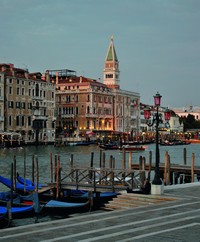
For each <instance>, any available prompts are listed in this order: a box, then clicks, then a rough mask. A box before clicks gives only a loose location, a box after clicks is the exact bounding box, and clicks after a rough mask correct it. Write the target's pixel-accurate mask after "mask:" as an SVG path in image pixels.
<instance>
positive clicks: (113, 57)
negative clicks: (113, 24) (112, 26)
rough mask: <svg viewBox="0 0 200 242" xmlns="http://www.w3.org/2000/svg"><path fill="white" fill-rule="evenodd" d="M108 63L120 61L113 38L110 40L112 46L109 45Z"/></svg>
mask: <svg viewBox="0 0 200 242" xmlns="http://www.w3.org/2000/svg"><path fill="white" fill-rule="evenodd" d="M106 61H118V59H117V54H116V52H115V47H114V42H113V36H111V39H110V45H109V48H108V52H107V56H106Z"/></svg>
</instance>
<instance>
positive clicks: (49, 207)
mask: <svg viewBox="0 0 200 242" xmlns="http://www.w3.org/2000/svg"><path fill="white" fill-rule="evenodd" d="M89 208H90V202H89V201H87V202H85V203H70V202H62V201H57V200H50V201H48V202H47V203H46V204H44V205H43V206H42V208H41V215H48V216H61V217H67V216H68V215H70V214H73V213H82V212H86V211H89Z"/></svg>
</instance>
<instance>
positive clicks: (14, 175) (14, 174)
mask: <svg viewBox="0 0 200 242" xmlns="http://www.w3.org/2000/svg"><path fill="white" fill-rule="evenodd" d="M13 161H14V164H13V181H14V183H13V190H14V191H16V156H15V155H14V160H13Z"/></svg>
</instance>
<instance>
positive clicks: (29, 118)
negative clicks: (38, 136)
mask: <svg viewBox="0 0 200 242" xmlns="http://www.w3.org/2000/svg"><path fill="white" fill-rule="evenodd" d="M28 126H31V116H28Z"/></svg>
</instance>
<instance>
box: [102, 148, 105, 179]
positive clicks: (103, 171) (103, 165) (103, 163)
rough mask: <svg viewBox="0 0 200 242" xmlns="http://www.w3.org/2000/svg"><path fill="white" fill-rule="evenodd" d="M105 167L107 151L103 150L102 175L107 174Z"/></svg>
mask: <svg viewBox="0 0 200 242" xmlns="http://www.w3.org/2000/svg"><path fill="white" fill-rule="evenodd" d="M105 168H106V153H105V152H103V162H102V176H103V177H104V176H105Z"/></svg>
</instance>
